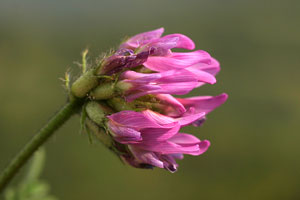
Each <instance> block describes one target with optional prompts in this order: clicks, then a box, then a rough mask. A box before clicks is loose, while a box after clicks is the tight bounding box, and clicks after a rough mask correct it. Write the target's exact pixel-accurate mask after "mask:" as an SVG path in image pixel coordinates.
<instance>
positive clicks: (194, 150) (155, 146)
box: [134, 141, 200, 155]
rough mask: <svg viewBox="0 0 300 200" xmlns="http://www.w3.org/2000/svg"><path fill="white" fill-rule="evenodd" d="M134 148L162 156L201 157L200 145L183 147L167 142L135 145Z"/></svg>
mask: <svg viewBox="0 0 300 200" xmlns="http://www.w3.org/2000/svg"><path fill="white" fill-rule="evenodd" d="M134 146H136V147H138V148H141V149H144V150H147V151H154V152H158V153H161V154H176V153H183V154H190V155H199V152H200V148H199V145H198V144H196V145H190V146H182V145H178V144H175V143H173V142H169V141H165V142H152V143H147V144H145V143H140V144H134Z"/></svg>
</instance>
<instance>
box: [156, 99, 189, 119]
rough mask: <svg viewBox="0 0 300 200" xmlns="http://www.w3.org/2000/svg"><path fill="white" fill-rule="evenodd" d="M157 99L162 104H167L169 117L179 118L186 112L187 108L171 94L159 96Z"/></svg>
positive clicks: (166, 111)
mask: <svg viewBox="0 0 300 200" xmlns="http://www.w3.org/2000/svg"><path fill="white" fill-rule="evenodd" d="M156 97H157V98H158V99H159V100H160V102H161V103H163V104H165V111H164V112H165V113H168V115H169V116H178V115H182V114H183V113H184V112H186V109H185V107H184V106H183V105H182V104H181V103H180V102H179V101H178V100H177V99H176V98H174V97H173V96H172V95H169V94H158V95H156Z"/></svg>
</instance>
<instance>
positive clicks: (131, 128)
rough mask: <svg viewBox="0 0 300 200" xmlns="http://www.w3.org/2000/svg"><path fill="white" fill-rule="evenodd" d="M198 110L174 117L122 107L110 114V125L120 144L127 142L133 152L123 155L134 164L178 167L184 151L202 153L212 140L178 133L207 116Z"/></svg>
mask: <svg viewBox="0 0 300 200" xmlns="http://www.w3.org/2000/svg"><path fill="white" fill-rule="evenodd" d="M204 114H205V113H196V114H193V115H188V116H185V117H181V118H176V119H174V118H171V117H167V116H164V115H161V114H159V113H156V112H153V111H151V110H145V111H142V112H134V111H121V112H118V113H115V114H112V115H110V116H108V119H109V121H108V127H109V130H110V132H111V134H112V135H113V137H114V138H115V140H116V141H118V142H119V143H121V144H126V145H128V148H129V150H130V152H131V155H123V157H122V158H123V159H124V160H125V161H127V162H128V163H129V164H131V165H132V166H135V167H151V166H152V167H153V166H156V167H159V168H165V169H168V170H169V171H171V172H174V171H176V169H177V164H176V162H175V158H182V157H183V154H189V155H200V154H202V153H204V152H205V151H206V150H207V149H208V147H209V145H210V143H209V141H207V140H203V141H200V140H199V139H198V138H196V137H195V136H192V135H190V134H186V133H179V130H180V128H181V127H182V126H186V125H188V124H191V123H192V122H194V121H196V120H197V119H199V118H201V117H203V116H204Z"/></svg>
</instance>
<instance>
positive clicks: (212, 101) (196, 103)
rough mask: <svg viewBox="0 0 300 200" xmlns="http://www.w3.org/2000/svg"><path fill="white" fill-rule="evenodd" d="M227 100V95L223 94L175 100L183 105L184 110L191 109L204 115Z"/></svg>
mask: <svg viewBox="0 0 300 200" xmlns="http://www.w3.org/2000/svg"><path fill="white" fill-rule="evenodd" d="M227 98H228V95H227V94H225V93H223V94H221V95H219V96H215V97H212V96H199V97H191V98H185V99H180V98H177V100H178V101H179V102H180V103H182V104H183V105H184V107H185V108H186V109H189V108H193V109H194V112H195V113H201V112H205V113H206V114H207V113H209V112H211V111H213V110H214V109H215V108H217V107H219V106H220V105H222V104H223V103H224V102H225V101H226V100H227Z"/></svg>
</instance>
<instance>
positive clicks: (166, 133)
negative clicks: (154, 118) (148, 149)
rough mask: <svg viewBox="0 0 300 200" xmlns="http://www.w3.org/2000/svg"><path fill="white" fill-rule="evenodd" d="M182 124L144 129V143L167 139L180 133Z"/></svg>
mask: <svg viewBox="0 0 300 200" xmlns="http://www.w3.org/2000/svg"><path fill="white" fill-rule="evenodd" d="M179 129H180V125H179V124H177V126H175V127H173V128H169V129H166V128H147V129H143V130H142V137H143V143H149V142H150V143H152V142H161V141H166V140H168V139H169V138H171V137H173V136H174V135H176V134H177V133H178V131H179Z"/></svg>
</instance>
